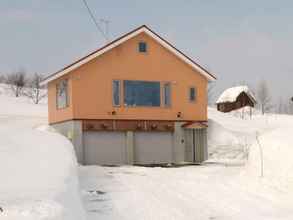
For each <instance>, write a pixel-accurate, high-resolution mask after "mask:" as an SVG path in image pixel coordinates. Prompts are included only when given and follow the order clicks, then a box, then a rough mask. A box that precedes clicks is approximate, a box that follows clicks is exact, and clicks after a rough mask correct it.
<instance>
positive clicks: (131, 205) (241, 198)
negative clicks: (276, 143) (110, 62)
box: [80, 165, 293, 220]
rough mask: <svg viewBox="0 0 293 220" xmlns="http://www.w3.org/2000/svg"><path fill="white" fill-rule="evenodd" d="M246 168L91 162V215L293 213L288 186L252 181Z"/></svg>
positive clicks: (83, 175) (84, 176)
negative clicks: (242, 174)
mask: <svg viewBox="0 0 293 220" xmlns="http://www.w3.org/2000/svg"><path fill="white" fill-rule="evenodd" d="M241 169H243V167H224V166H221V165H206V166H189V167H181V168H145V167H98V166H89V167H80V180H81V187H82V189H83V195H84V198H83V199H84V202H85V206H86V210H87V212H88V217H89V219H90V220H93V219H136V220H137V219H199V220H204V219H207V220H211V219H219V220H220V219H225V220H226V219H228V220H229V219H231V220H232V219H233V220H238V219H241V220H242V219H249V218H250V219H257V220H261V219H266V220H268V219H269V220H270V219H282V220H283V219H293V209H292V208H291V207H292V205H290V202H289V201H290V200H289V198H288V197H287V195H286V193H285V192H279V191H278V192H277V191H276V192H274V191H272V189H263V188H261V189H259V188H257V186H255V185H254V184H251V185H250V183H248V182H247V183H246V182H245V179H243V178H242V177H240V176H239V173H240V172H241ZM291 202H292V199H291Z"/></svg>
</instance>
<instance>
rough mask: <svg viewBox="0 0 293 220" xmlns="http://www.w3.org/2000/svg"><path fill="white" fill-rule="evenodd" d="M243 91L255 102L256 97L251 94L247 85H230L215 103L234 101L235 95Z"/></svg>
mask: <svg viewBox="0 0 293 220" xmlns="http://www.w3.org/2000/svg"><path fill="white" fill-rule="evenodd" d="M242 92H245V93H246V94H247V95H248V96H249V97H250V98H251V99H252V101H253V102H256V99H255V97H254V95H253V93H252V92H251V91H250V89H249V88H248V86H236V87H232V88H229V89H226V90H225V91H224V92H223V93H222V94H221V95H220V97H219V98H218V100H217V102H216V103H217V104H218V103H223V102H235V101H236V99H237V97H238V96H239V95H240V94H241V93H242Z"/></svg>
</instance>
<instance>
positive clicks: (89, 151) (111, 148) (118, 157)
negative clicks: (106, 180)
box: [84, 131, 126, 165]
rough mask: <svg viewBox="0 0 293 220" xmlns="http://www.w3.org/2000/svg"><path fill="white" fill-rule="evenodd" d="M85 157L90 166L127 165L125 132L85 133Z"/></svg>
mask: <svg viewBox="0 0 293 220" xmlns="http://www.w3.org/2000/svg"><path fill="white" fill-rule="evenodd" d="M84 156H85V163H86V164H88V165H94V164H98V165H119V164H125V163H126V137H125V133H123V132H95V131H88V132H85V133H84Z"/></svg>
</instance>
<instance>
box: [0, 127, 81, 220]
mask: <svg viewBox="0 0 293 220" xmlns="http://www.w3.org/2000/svg"><path fill="white" fill-rule="evenodd" d="M14 126H16V125H15V124H14ZM0 136H1V139H0V174H1V182H0V195H1V203H0V206H1V207H2V208H3V210H4V212H3V213H2V215H3V216H5V217H7V219H54V220H55V219H68V220H72V219H76V220H80V219H84V215H83V209H82V205H81V201H80V195H79V185H78V179H77V162H76V159H75V156H74V152H73V147H72V145H71V143H70V142H69V141H68V140H67V139H66V138H64V137H62V136H61V135H59V134H57V133H52V132H42V131H38V130H22V129H20V130H18V129H17V128H15V129H14V131H13V133H11V130H10V129H7V128H2V127H0ZM0 217H2V216H1V213H0ZM1 219H2V218H1Z"/></svg>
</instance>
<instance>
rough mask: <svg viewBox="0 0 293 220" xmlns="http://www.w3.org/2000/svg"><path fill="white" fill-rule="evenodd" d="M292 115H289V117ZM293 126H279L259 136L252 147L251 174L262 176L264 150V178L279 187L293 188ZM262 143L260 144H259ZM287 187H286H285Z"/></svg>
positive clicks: (249, 167) (250, 155) (248, 166)
mask: <svg viewBox="0 0 293 220" xmlns="http://www.w3.org/2000/svg"><path fill="white" fill-rule="evenodd" d="M289 118H291V120H292V117H291V116H288V119H289ZM292 130H293V127H291V128H290V127H283V128H277V129H275V130H273V131H271V132H267V133H265V134H263V135H261V136H260V137H259V144H258V143H257V142H256V143H255V144H253V145H252V146H251V148H250V152H249V161H248V164H247V169H246V171H245V172H244V173H245V174H247V175H249V176H254V177H260V176H261V167H262V166H261V160H262V159H261V150H262V152H263V180H264V181H265V182H266V183H267V184H268V185H272V186H274V187H278V188H280V189H281V188H282V189H285V188H288V187H291V188H293V160H292V155H293V136H292ZM259 145H260V146H259ZM284 187H285V188H284Z"/></svg>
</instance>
